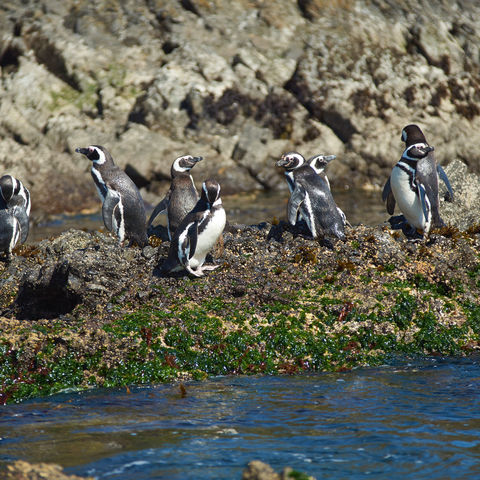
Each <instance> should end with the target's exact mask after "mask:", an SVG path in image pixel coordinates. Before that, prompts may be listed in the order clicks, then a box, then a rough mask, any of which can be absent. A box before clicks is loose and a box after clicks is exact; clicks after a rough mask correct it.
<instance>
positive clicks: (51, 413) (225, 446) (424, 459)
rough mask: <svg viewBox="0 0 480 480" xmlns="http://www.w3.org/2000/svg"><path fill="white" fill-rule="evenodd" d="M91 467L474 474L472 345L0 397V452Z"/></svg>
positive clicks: (164, 471)
mask: <svg viewBox="0 0 480 480" xmlns="http://www.w3.org/2000/svg"><path fill="white" fill-rule="evenodd" d="M19 458H20V459H24V460H27V461H29V462H53V463H58V464H60V465H62V466H63V467H65V469H66V472H67V473H75V474H77V475H91V476H94V477H96V478H98V479H123V480H127V479H128V480H132V479H135V480H137V479H138V480H144V479H145V480H146V479H149V480H150V479H167V478H168V479H196V480H207V479H216V480H217V479H225V480H227V479H228V480H232V479H240V478H241V473H242V471H243V469H244V467H245V465H246V464H247V463H248V462H249V461H250V460H254V459H258V460H262V461H264V462H267V463H269V464H270V465H271V466H272V467H273V468H275V469H276V470H280V469H282V468H283V467H284V466H291V467H293V468H295V469H297V470H299V471H302V472H305V473H308V474H310V475H313V476H315V477H316V478H317V479H324V478H328V479H387V478H388V479H398V480H400V479H402V480H404V479H415V480H418V479H430V480H431V479H477V478H480V356H471V357H467V358H440V357H436V358H427V359H416V360H408V359H403V360H397V361H395V362H394V363H392V364H390V365H385V366H383V367H380V368H362V369H357V370H353V371H350V372H342V373H318V374H309V375H300V376H246V377H218V378H213V379H211V380H208V381H204V382H187V383H185V384H184V388H181V387H180V386H179V385H178V384H173V385H171V384H168V385H158V386H150V387H143V388H131V389H119V390H92V391H89V392H83V393H63V394H58V395H55V396H52V397H48V398H42V399H37V400H32V401H28V402H24V403H22V404H18V405H8V406H5V407H2V408H1V409H0V461H1V462H9V461H12V460H14V459H19Z"/></svg>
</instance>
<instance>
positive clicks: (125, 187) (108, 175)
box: [75, 145, 148, 247]
mask: <svg viewBox="0 0 480 480" xmlns="http://www.w3.org/2000/svg"><path fill="white" fill-rule="evenodd" d="M75 151H76V152H77V153H81V154H82V155H85V156H86V157H87V158H88V159H89V160H91V161H92V169H91V173H92V177H93V181H94V182H95V186H96V187H97V191H98V194H99V196H100V199H101V200H102V216H103V223H104V224H105V227H106V228H107V230H109V231H110V232H113V233H115V235H117V237H118V239H119V241H120V245H122V246H123V244H124V242H125V240H126V239H129V240H130V243H129V245H131V244H132V243H133V242H136V243H137V244H138V245H139V246H140V247H144V246H146V245H147V244H148V237H147V229H146V226H145V206H144V204H143V200H142V197H141V195H140V192H139V191H138V188H137V186H136V185H135V184H134V183H133V181H132V180H131V178H130V177H129V176H128V175H127V174H126V173H125V172H124V171H123V170H121V169H120V168H119V167H118V166H117V165H115V163H114V162H113V158H112V156H111V155H110V153H109V152H108V151H107V149H106V148H104V147H102V146H100V145H90V146H89V147H86V148H77V149H75Z"/></svg>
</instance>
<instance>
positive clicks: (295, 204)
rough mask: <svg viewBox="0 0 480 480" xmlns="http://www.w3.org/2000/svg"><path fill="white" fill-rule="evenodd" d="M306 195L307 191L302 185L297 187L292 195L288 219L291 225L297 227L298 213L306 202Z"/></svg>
mask: <svg viewBox="0 0 480 480" xmlns="http://www.w3.org/2000/svg"><path fill="white" fill-rule="evenodd" d="M305 194H306V191H305V188H304V187H303V186H302V185H298V184H297V185H295V189H294V190H293V192H292V194H291V195H290V199H289V200H288V205H287V217H288V221H289V223H290V224H291V225H295V224H296V223H297V216H298V211H299V209H300V207H301V205H302V203H303V201H304V200H305Z"/></svg>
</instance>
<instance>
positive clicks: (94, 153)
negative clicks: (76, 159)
mask: <svg viewBox="0 0 480 480" xmlns="http://www.w3.org/2000/svg"><path fill="white" fill-rule="evenodd" d="M75 151H76V152H77V153H81V154H82V155H85V156H86V157H87V158H88V159H89V160H91V161H92V162H93V163H95V164H96V165H103V164H105V163H112V164H113V159H112V157H111V155H110V154H109V153H108V151H107V150H106V149H105V148H104V147H102V146H101V145H90V146H88V147H86V148H76V149H75Z"/></svg>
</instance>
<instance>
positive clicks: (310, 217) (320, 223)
mask: <svg viewBox="0 0 480 480" xmlns="http://www.w3.org/2000/svg"><path fill="white" fill-rule="evenodd" d="M277 166H278V167H283V168H285V176H286V177H287V183H288V184H289V187H291V186H293V191H292V192H291V195H290V199H289V201H288V206H287V218H288V221H289V222H290V224H291V225H295V224H296V222H297V216H298V215H299V214H301V217H302V218H303V219H304V220H305V222H306V223H307V226H308V228H309V230H310V232H311V234H312V236H313V237H314V238H317V237H319V236H320V237H325V236H335V237H337V238H339V239H340V240H345V223H344V220H343V218H342V215H341V214H340V211H339V208H338V207H337V205H336V204H335V201H334V199H333V197H332V193H331V191H330V187H329V184H328V183H327V181H326V180H325V178H324V177H323V175H319V174H317V173H316V170H314V169H313V168H312V167H311V166H310V165H309V164H308V163H307V162H306V161H305V158H304V157H303V156H302V155H300V154H299V153H297V152H290V153H285V154H284V155H282V158H281V159H280V160H279V161H278V162H277ZM342 213H343V212H342Z"/></svg>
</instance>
